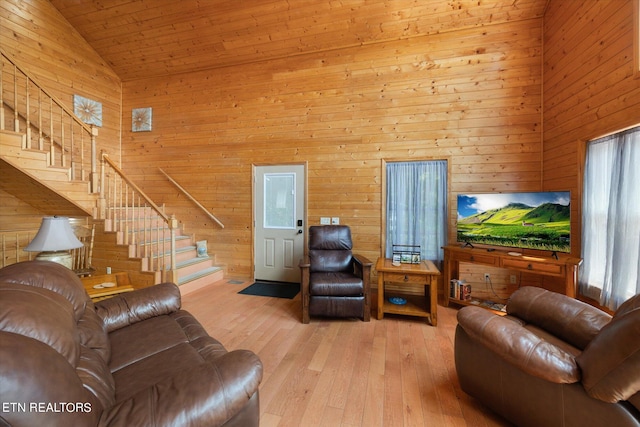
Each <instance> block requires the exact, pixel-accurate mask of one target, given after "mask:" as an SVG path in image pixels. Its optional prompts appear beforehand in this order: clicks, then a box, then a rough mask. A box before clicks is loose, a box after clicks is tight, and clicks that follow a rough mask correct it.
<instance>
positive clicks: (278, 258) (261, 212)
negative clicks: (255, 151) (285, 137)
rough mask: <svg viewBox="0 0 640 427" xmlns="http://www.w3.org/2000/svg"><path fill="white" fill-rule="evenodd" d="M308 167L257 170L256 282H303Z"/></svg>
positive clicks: (266, 167)
mask: <svg viewBox="0 0 640 427" xmlns="http://www.w3.org/2000/svg"><path fill="white" fill-rule="evenodd" d="M304 173H305V168H304V165H280V166H257V167H256V168H255V176H254V179H255V184H254V206H255V233H254V236H255V238H254V239H255V241H254V248H255V258H254V259H255V266H254V267H255V274H254V276H255V279H256V280H272V281H280V282H291V283H299V282H300V268H299V267H298V264H299V263H300V259H301V258H302V257H303V255H304V227H305V226H306V225H305V217H304V195H305V188H304V182H305V179H304Z"/></svg>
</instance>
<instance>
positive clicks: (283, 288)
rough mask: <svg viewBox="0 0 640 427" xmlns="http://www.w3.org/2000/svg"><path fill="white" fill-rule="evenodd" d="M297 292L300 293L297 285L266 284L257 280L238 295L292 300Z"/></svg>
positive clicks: (282, 283)
mask: <svg viewBox="0 0 640 427" xmlns="http://www.w3.org/2000/svg"><path fill="white" fill-rule="evenodd" d="M298 292H300V284H299V283H284V282H267V281H262V280H257V281H256V282H255V283H254V284H253V285H250V286H248V287H246V288H244V289H243V290H241V291H240V292H238V293H239V294H244V295H257V296H261V297H275V298H289V299H293V298H294V297H295V296H296V295H298Z"/></svg>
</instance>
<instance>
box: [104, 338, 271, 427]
mask: <svg viewBox="0 0 640 427" xmlns="http://www.w3.org/2000/svg"><path fill="white" fill-rule="evenodd" d="M261 381H262V363H261V362H260V359H259V358H258V356H257V355H255V354H254V353H252V352H251V351H248V350H235V351H232V352H229V353H227V354H225V355H223V356H220V357H218V358H216V360H215V362H214V363H202V364H201V365H198V366H194V367H193V368H190V369H189V370H187V371H184V372H181V373H179V374H176V375H174V376H172V377H168V378H165V379H163V380H162V381H160V382H159V383H157V384H155V385H153V386H151V387H149V388H147V389H144V390H141V391H140V392H138V393H136V394H135V395H133V396H131V397H130V398H129V399H125V400H123V401H121V402H118V403H117V404H116V405H115V406H113V407H111V408H109V409H107V410H105V411H104V412H103V413H102V416H101V419H100V424H99V425H100V426H121V425H127V426H134V425H139V426H142V425H151V424H153V425H158V426H160V425H164V426H169V425H175V426H178V425H180V426H186V425H211V426H214V425H215V426H220V425H223V424H224V423H225V422H226V421H227V420H229V419H230V418H232V417H233V416H235V415H236V414H238V413H239V412H241V411H242V410H243V408H244V407H245V405H246V404H247V402H249V400H250V399H251V398H252V397H253V396H254V395H255V393H257V392H258V386H259V385H260V382H261Z"/></svg>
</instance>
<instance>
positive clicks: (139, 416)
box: [0, 261, 262, 427]
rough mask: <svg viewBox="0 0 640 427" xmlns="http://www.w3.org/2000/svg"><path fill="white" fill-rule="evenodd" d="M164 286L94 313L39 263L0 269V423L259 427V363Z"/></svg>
mask: <svg viewBox="0 0 640 427" xmlns="http://www.w3.org/2000/svg"><path fill="white" fill-rule="evenodd" d="M180 303H181V302H180V292H179V290H178V288H177V286H175V285H174V284H172V283H164V284H160V285H156V286H152V287H149V288H146V289H141V290H137V291H133V292H128V293H124V294H121V295H118V296H115V297H113V298H111V299H107V300H104V301H100V302H97V303H96V304H95V306H94V304H93V302H92V301H91V299H90V298H89V297H88V295H87V293H86V292H85V290H84V287H83V285H82V283H81V282H80V279H78V277H77V276H76V275H75V274H74V273H73V271H71V270H69V269H67V268H66V267H63V266H61V265H59V264H55V263H52V262H47V261H27V262H22V263H18V264H13V265H10V266H8V267H5V268H3V269H1V270H0V425H12V426H38V425H40V426H96V425H99V426H127V427H128V426H187V425H189V426H243V427H244V426H258V424H259V402H258V386H259V384H260V381H261V380H262V364H261V362H260V360H259V359H258V357H257V356H256V355H255V354H254V353H252V352H250V351H248V350H235V351H231V352H227V350H225V348H224V347H223V346H222V344H220V343H219V342H218V341H216V340H215V339H213V338H211V337H210V336H209V335H208V334H207V333H206V332H205V330H204V328H203V327H202V326H201V325H200V323H198V321H197V320H196V319H195V318H194V317H193V316H192V315H190V314H189V313H188V312H186V311H184V310H181V309H180Z"/></svg>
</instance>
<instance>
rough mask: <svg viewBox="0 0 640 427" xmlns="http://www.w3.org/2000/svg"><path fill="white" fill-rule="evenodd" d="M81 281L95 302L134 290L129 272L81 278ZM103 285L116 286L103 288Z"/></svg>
mask: <svg viewBox="0 0 640 427" xmlns="http://www.w3.org/2000/svg"><path fill="white" fill-rule="evenodd" d="M80 280H82V284H83V285H84V289H85V290H86V291H87V294H89V297H90V298H91V300H92V301H93V302H97V301H101V300H103V299H106V298H111V297H112V296H115V295H118V294H121V293H124V292H131V291H133V290H134V288H133V286H132V285H131V282H130V281H129V274H128V273H127V272H121V273H115V274H103V275H99V276H87V277H81V278H80ZM103 283H113V284H115V285H116V286H111V287H103V286H102V284H103ZM96 286H97V288H96Z"/></svg>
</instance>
